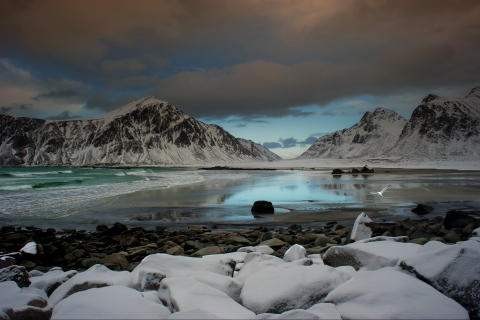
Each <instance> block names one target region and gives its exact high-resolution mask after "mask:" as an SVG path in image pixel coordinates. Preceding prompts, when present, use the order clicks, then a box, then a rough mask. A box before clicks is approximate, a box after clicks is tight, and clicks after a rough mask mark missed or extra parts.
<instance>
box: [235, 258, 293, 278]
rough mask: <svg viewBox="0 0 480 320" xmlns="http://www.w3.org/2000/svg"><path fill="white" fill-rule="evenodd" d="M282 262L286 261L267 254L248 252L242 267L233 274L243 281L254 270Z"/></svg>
mask: <svg viewBox="0 0 480 320" xmlns="http://www.w3.org/2000/svg"><path fill="white" fill-rule="evenodd" d="M282 263H286V262H285V260H283V259H280V258H277V257H274V256H271V255H268V254H262V253H258V252H250V253H248V254H247V255H246V256H245V260H244V263H243V267H242V269H240V271H239V272H238V273H237V274H236V275H235V279H237V280H239V281H241V282H243V281H245V280H246V279H247V278H248V277H250V276H251V275H252V274H254V273H256V272H259V271H261V270H265V269H270V268H274V267H276V266H278V265H279V264H282Z"/></svg>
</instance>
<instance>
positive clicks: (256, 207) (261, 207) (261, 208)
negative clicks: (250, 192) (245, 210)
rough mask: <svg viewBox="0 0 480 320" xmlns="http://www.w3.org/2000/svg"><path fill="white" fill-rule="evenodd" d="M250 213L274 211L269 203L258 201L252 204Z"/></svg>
mask: <svg viewBox="0 0 480 320" xmlns="http://www.w3.org/2000/svg"><path fill="white" fill-rule="evenodd" d="M251 211H252V213H274V212H275V209H274V208H273V205H272V203H271V202H270V201H265V200H259V201H255V202H254V203H253V206H252V209H251Z"/></svg>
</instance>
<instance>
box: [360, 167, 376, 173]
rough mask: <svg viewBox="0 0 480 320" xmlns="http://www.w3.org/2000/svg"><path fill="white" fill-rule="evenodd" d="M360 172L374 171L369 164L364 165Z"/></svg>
mask: <svg viewBox="0 0 480 320" xmlns="http://www.w3.org/2000/svg"><path fill="white" fill-rule="evenodd" d="M360 173H375V170H373V169H372V168H370V167H369V166H364V167H363V168H362V170H360Z"/></svg>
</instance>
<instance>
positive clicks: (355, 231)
mask: <svg viewBox="0 0 480 320" xmlns="http://www.w3.org/2000/svg"><path fill="white" fill-rule="evenodd" d="M369 222H372V219H370V218H369V217H368V216H367V215H366V214H365V213H364V212H362V213H360V214H359V215H358V217H357V218H356V219H355V222H354V223H353V227H352V230H351V231H350V240H354V241H358V240H363V239H368V238H371V237H372V229H371V228H370V227H369V226H367V225H366V224H367V223H369Z"/></svg>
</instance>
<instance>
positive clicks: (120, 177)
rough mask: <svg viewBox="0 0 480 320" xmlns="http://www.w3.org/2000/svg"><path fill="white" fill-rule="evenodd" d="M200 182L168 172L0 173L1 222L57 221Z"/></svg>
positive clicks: (22, 170)
mask: <svg viewBox="0 0 480 320" xmlns="http://www.w3.org/2000/svg"><path fill="white" fill-rule="evenodd" d="M202 180H203V177H202V176H200V175H199V174H198V173H197V172H196V171H194V170H178V169H177V170H174V169H167V168H133V169H113V168H112V169H110V168H66V167H61V168H58V167H57V168H56V167H53V168H52V167H48V168H0V219H3V220H12V219H15V220H21V219H59V218H63V217H67V216H69V215H71V214H73V213H75V212H77V211H80V210H87V209H89V208H93V207H97V206H101V205H105V204H107V203H109V202H112V201H114V200H116V199H117V197H119V196H121V195H125V194H128V193H133V192H137V191H141V190H152V189H162V188H170V187H175V186H179V185H188V184H193V183H197V182H200V181H202Z"/></svg>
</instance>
